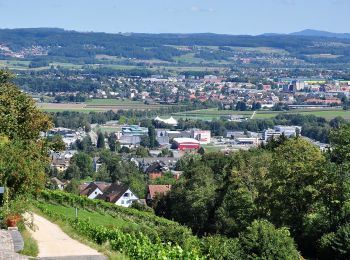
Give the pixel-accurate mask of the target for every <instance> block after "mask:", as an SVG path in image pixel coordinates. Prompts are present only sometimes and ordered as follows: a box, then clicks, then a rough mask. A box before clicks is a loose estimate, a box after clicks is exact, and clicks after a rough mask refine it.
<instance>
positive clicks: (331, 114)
mask: <svg viewBox="0 0 350 260" xmlns="http://www.w3.org/2000/svg"><path fill="white" fill-rule="evenodd" d="M281 113H284V114H302V115H314V116H318V117H323V118H325V119H327V120H331V119H333V118H335V117H338V116H341V117H343V118H344V119H345V120H350V111H345V110H341V109H329V110H314V109H313V110H311V109H308V110H307V109H304V110H290V111H257V112H256V113H255V114H254V115H253V112H252V111H234V110H218V109H216V108H212V109H202V110H195V111H189V112H181V113H174V114H172V115H173V116H174V117H175V118H177V119H179V118H184V119H185V118H187V119H201V120H213V119H219V118H220V117H222V116H227V115H233V116H235V115H236V116H237V115H241V116H246V117H248V118H252V119H267V118H273V117H275V116H277V115H278V114H281Z"/></svg>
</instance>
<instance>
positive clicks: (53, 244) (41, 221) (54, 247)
mask: <svg viewBox="0 0 350 260" xmlns="http://www.w3.org/2000/svg"><path fill="white" fill-rule="evenodd" d="M33 223H34V227H35V228H34V231H33V230H30V232H31V234H32V237H33V238H34V239H35V240H36V241H38V246H39V255H38V257H40V258H57V259H58V258H59V257H67V259H68V257H73V256H76V258H77V259H78V257H83V256H85V259H106V258H105V257H104V256H103V255H101V254H100V253H99V252H97V251H96V250H95V249H92V248H90V247H88V246H86V245H84V244H82V243H80V242H78V241H76V240H74V239H72V238H70V237H69V236H68V235H67V234H65V233H64V232H63V231H62V230H61V228H60V227H59V226H57V225H56V224H53V223H52V222H50V221H48V220H47V219H45V218H43V217H41V216H39V215H37V214H33ZM72 259H74V257H73V258H72Z"/></svg>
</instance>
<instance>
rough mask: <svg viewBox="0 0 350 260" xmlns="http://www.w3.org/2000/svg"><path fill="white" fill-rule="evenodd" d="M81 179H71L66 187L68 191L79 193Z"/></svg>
mask: <svg viewBox="0 0 350 260" xmlns="http://www.w3.org/2000/svg"><path fill="white" fill-rule="evenodd" d="M79 184H80V183H79V181H78V180H77V179H74V178H73V179H71V180H70V182H69V183H68V185H67V186H66V188H65V189H64V190H65V191H67V192H70V193H73V194H77V195H79Z"/></svg>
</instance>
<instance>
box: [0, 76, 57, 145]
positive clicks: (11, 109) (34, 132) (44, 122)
mask: <svg viewBox="0 0 350 260" xmlns="http://www.w3.org/2000/svg"><path fill="white" fill-rule="evenodd" d="M0 80H1V81H0V133H1V134H3V135H5V136H7V137H9V139H10V140H12V139H21V140H36V139H37V138H38V137H39V134H40V132H46V131H47V130H48V129H50V128H51V127H52V122H51V120H50V118H49V116H48V115H47V114H45V113H43V112H41V111H40V110H39V109H38V108H37V106H36V104H35V101H34V100H33V99H32V98H31V97H30V96H27V95H26V94H25V93H23V92H22V91H20V90H19V89H18V88H17V87H16V86H15V85H14V84H13V83H12V82H11V81H10V75H9V74H8V73H5V72H3V71H0Z"/></svg>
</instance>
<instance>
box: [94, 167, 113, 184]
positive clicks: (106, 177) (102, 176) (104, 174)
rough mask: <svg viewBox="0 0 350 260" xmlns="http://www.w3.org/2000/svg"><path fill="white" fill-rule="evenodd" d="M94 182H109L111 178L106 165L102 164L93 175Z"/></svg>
mask: <svg viewBox="0 0 350 260" xmlns="http://www.w3.org/2000/svg"><path fill="white" fill-rule="evenodd" d="M95 180H96V181H105V182H111V181H112V179H111V176H110V173H109V171H108V169H107V166H106V164H102V165H101V166H100V167H99V168H98V171H97V173H96V174H95Z"/></svg>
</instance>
